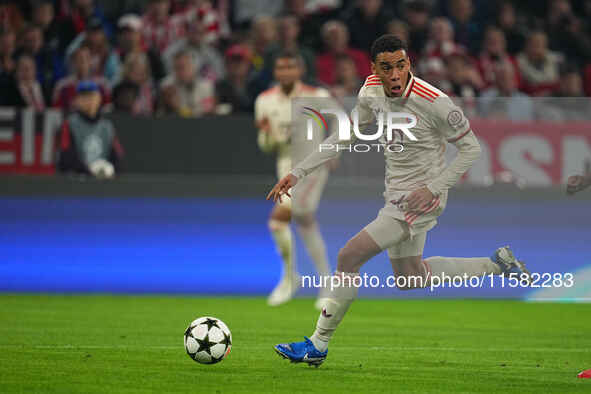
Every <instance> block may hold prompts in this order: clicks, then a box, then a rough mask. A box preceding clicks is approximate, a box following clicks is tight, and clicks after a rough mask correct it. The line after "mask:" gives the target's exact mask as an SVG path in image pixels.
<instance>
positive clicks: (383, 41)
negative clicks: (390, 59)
mask: <svg viewBox="0 0 591 394" xmlns="http://www.w3.org/2000/svg"><path fill="white" fill-rule="evenodd" d="M401 49H404V51H405V52H408V46H407V45H406V42H404V41H402V40H401V39H400V38H398V37H396V36H395V35H394V34H384V35H383V36H380V37H378V38H377V39H376V40H375V41H374V42H373V44H372V45H371V51H370V52H371V61H372V62H375V61H376V57H377V56H378V55H379V54H380V53H382V52H396V51H399V50H401Z"/></svg>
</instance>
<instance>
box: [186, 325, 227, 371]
mask: <svg viewBox="0 0 591 394" xmlns="http://www.w3.org/2000/svg"><path fill="white" fill-rule="evenodd" d="M184 343H185V350H186V351H187V354H188V355H189V357H191V358H192V359H193V360H195V361H197V362H198V363H201V364H215V363H219V362H220V361H222V360H223V359H224V358H226V356H227V355H228V354H229V353H230V349H232V333H231V332H230V329H229V328H228V326H226V324H225V323H224V322H223V321H221V320H220V319H216V318H215V317H211V316H204V317H200V318H198V319H195V320H193V321H192V322H191V324H189V327H187V329H186V330H185V337H184Z"/></svg>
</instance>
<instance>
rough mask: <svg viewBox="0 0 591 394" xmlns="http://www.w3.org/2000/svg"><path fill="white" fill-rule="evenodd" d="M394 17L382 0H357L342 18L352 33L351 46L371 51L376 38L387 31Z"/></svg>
mask: <svg viewBox="0 0 591 394" xmlns="http://www.w3.org/2000/svg"><path fill="white" fill-rule="evenodd" d="M393 17H394V13H393V12H392V10H391V9H390V8H389V7H387V6H386V5H385V4H384V2H383V1H382V0H356V3H355V6H354V7H352V8H350V9H349V10H346V11H345V13H344V14H343V15H342V18H341V19H342V20H343V21H344V22H345V24H346V25H347V28H348V29H349V32H350V34H351V46H352V47H353V48H357V49H360V50H362V51H364V52H368V53H369V48H371V44H372V43H373V42H374V40H375V39H376V38H377V37H379V36H381V35H383V34H385V33H386V28H387V25H388V22H389V21H390V20H391V19H392V18H393Z"/></svg>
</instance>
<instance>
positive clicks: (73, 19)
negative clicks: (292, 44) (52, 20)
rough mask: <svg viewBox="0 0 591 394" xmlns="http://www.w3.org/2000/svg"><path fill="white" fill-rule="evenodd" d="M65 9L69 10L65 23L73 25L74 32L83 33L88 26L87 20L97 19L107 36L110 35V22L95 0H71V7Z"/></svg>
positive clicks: (111, 30)
mask: <svg viewBox="0 0 591 394" xmlns="http://www.w3.org/2000/svg"><path fill="white" fill-rule="evenodd" d="M66 10H67V11H69V15H68V19H69V21H66V23H71V24H72V25H73V26H74V32H75V34H80V33H83V32H84V31H86V30H87V28H88V26H87V25H88V22H90V21H91V20H93V19H98V20H100V21H101V25H102V26H104V29H105V33H106V34H107V37H109V38H111V37H112V32H113V29H112V27H111V24H110V23H109V21H108V20H107V17H106V16H105V14H104V12H103V10H102V8H101V7H100V6H99V5H98V4H96V2H95V0H72V7H71V8H69V9H66Z"/></svg>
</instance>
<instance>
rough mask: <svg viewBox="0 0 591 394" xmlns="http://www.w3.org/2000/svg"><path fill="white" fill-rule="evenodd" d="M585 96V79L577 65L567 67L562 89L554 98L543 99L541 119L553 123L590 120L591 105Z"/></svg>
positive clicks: (561, 85) (563, 74)
mask: <svg viewBox="0 0 591 394" xmlns="http://www.w3.org/2000/svg"><path fill="white" fill-rule="evenodd" d="M584 95H585V92H584V88H583V78H582V77H581V74H580V72H579V70H578V68H577V67H576V66H575V65H568V66H565V67H564V69H563V70H562V74H561V77H560V87H559V88H558V90H557V91H556V93H555V94H554V95H553V96H552V97H548V98H545V99H542V100H543V101H542V105H541V106H542V107H543V111H540V114H541V116H540V117H541V118H542V119H545V120H551V121H577V120H589V114H590V113H591V104H590V102H589V99H586V98H582V97H583V96H584Z"/></svg>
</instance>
